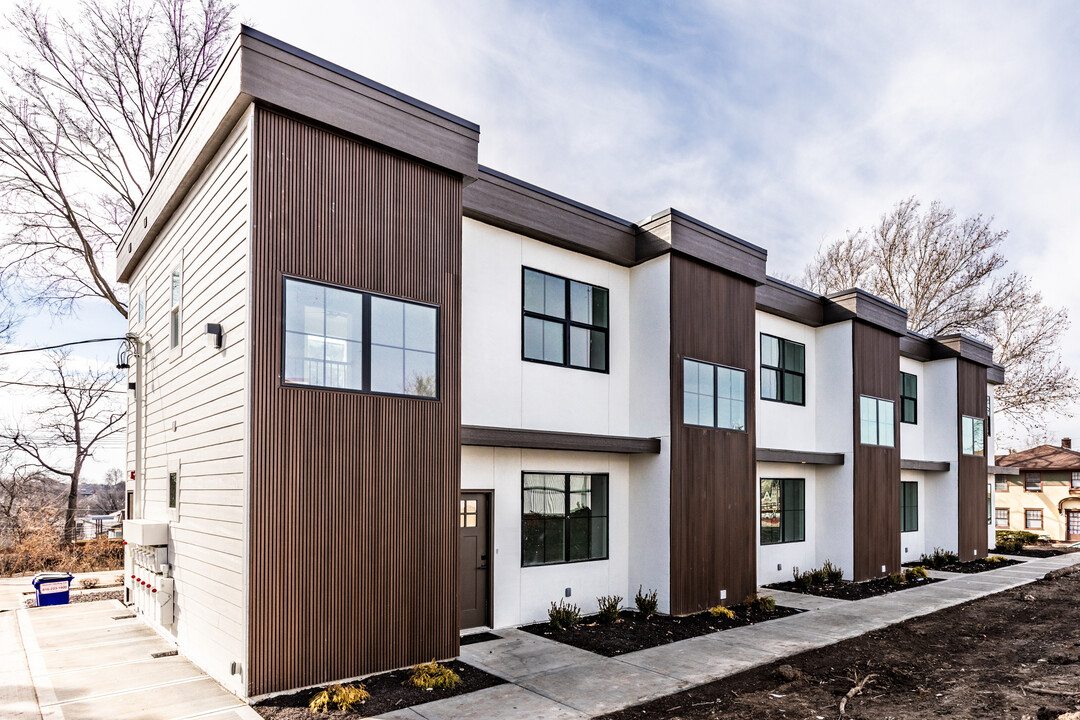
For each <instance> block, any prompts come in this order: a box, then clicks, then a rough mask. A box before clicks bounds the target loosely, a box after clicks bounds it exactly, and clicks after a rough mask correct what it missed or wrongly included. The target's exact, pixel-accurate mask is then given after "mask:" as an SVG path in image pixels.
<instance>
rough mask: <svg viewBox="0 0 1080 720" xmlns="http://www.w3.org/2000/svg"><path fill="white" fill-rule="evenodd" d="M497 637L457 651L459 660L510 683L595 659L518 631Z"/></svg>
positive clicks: (565, 646) (586, 654)
mask: <svg viewBox="0 0 1080 720" xmlns="http://www.w3.org/2000/svg"><path fill="white" fill-rule="evenodd" d="M499 634H500V635H501V636H502V637H501V638H500V639H499V640H492V641H490V642H484V643H477V644H475V645H466V646H465V647H463V648H461V655H460V656H459V657H460V658H461V660H463V661H464V662H467V663H469V664H470V665H475V666H476V667H478V668H480V669H481V670H485V671H487V672H489V673H491V674H492V675H497V676H499V677H501V678H503V679H504V680H510V681H511V682H516V681H518V680H520V679H522V678H526V677H529V676H531V675H536V674H538V673H543V672H549V671H551V670H558V669H561V668H565V667H570V666H573V665H578V664H580V663H586V662H589V661H590V660H593V659H595V658H596V655H595V654H593V653H591V652H589V651H587V650H580V649H578V648H575V647H571V646H569V645H565V644H563V643H560V642H555V641H554V640H548V639H546V638H542V637H539V636H537V635H533V634H531V633H527V632H523V631H521V630H515V629H507V630H500V631H499Z"/></svg>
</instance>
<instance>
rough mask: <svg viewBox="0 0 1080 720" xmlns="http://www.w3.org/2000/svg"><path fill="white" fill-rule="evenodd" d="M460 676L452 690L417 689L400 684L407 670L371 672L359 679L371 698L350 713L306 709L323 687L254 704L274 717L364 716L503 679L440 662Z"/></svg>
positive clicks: (297, 719)
mask: <svg viewBox="0 0 1080 720" xmlns="http://www.w3.org/2000/svg"><path fill="white" fill-rule="evenodd" d="M443 665H445V666H447V667H449V668H450V669H452V670H453V671H454V672H456V673H457V674H458V675H460V676H461V684H460V685H458V686H457V687H456V688H454V689H453V690H438V689H435V690H422V689H420V688H414V687H406V686H404V685H402V683H403V682H405V678H407V677H408V676H409V671H408V670H395V671H394V672H388V673H383V674H381V675H372V676H371V677H369V678H366V679H364V680H362V681H361V682H362V683H363V685H364V687H365V688H366V689H367V691H368V692H369V693H371V699H370V700H368V701H367V702H366V703H364V704H363V705H361V706H360V707H358V708H356V709H355V710H352V711H350V712H342V711H340V710H333V711H330V712H326V713H317V712H314V711H313V710H311V709H309V708H308V703H309V702H310V701H311V698H312V696H313V695H315V693H317V692H319V691H320V690H322V689H323V688H311V689H310V690H302V691H300V692H296V693H291V694H289V695H279V696H278V697H274V698H270V699H269V700H263V701H262V702H260V703H258V704H256V705H255V711H256V712H257V713H259V714H260V715H262V716H263V717H264V718H272V719H273V720H300V719H301V718H302V719H304V720H314V719H315V718H326V717H335V718H336V717H354V718H364V717H370V716H375V715H380V714H383V713H390V712H393V711H394V710H401V709H402V708H407V707H410V706H412V705H420V704H421V703H426V702H433V701H435V700H444V699H446V698H449V697H454V696H456V695H464V694H465V693H470V692H476V691H477V690H483V689H484V688H487V687H492V686H493V685H501V684H502V683H504V682H506V681H505V680H503V679H502V678H498V677H495V676H494V675H491V674H489V673H486V672H484V671H483V670H480V669H479V668H475V667H473V666H472V665H468V664H466V663H463V662H460V661H457V660H454V661H452V662H446V663H443Z"/></svg>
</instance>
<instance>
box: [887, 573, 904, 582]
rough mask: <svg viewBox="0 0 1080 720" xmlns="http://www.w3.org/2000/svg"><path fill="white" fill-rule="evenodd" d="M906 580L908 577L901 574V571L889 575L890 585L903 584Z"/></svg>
mask: <svg viewBox="0 0 1080 720" xmlns="http://www.w3.org/2000/svg"><path fill="white" fill-rule="evenodd" d="M906 582H907V577H906V576H905V575H901V574H900V573H893V574H892V575H890V576H889V584H890V585H903V584H904V583H906Z"/></svg>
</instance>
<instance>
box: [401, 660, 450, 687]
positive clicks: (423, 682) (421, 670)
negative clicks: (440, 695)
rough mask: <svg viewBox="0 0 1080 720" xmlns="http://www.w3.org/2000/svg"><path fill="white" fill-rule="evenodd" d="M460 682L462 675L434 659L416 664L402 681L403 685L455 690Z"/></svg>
mask: <svg viewBox="0 0 1080 720" xmlns="http://www.w3.org/2000/svg"><path fill="white" fill-rule="evenodd" d="M460 684H461V676H460V675H458V674H457V673H456V672H454V671H453V670H451V669H450V668H448V667H446V666H445V665H440V664H439V663H437V662H435V661H434V660H432V661H431V662H428V663H421V664H420V665H414V666H413V669H412V672H410V673H409V677H407V678H406V679H405V682H403V683H402V685H407V686H409V687H415V688H421V689H423V690H436V689H438V690H453V689H454V688H456V687H457V686H458V685H460Z"/></svg>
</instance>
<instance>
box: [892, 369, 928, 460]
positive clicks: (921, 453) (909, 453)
mask: <svg viewBox="0 0 1080 720" xmlns="http://www.w3.org/2000/svg"><path fill="white" fill-rule="evenodd" d="M924 367H925V366H924V365H923V363H921V362H919V361H917V360H912V359H910V358H906V357H901V358H900V371H901V372H906V373H908V374H909V375H914V376H915V377H917V378H918V381H917V382H918V390H917V393H916V394H917V399H916V419H917V420H918V422H917V423H915V424H911V423H905V422H902V423H900V457H902V458H904V459H905V460H934V459H935V458H930V457H927V456H926V444H925V442H924V438H925V434H926V433H925V430H926V422H925V419H924V417H923V416H924V415H925V410H926V406H925V405H924V404H923V400H924V398H925V397H927V391H928V390H932V388H928V387H927V386H926V379H925V377H924V376H923V368H924ZM899 417H900V414H899V413H897V419H899Z"/></svg>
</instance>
